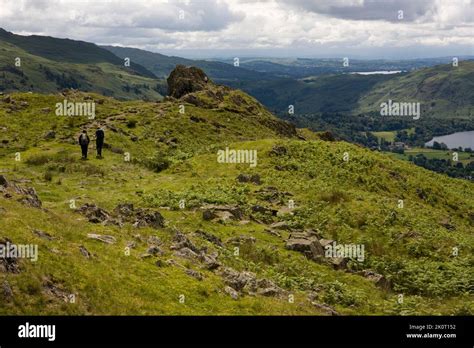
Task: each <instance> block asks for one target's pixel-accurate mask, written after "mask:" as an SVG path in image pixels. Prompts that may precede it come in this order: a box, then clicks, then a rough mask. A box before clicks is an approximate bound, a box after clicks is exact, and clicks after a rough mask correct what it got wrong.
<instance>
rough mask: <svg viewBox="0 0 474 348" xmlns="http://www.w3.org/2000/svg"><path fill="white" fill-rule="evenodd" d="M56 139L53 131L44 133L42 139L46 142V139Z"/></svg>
mask: <svg viewBox="0 0 474 348" xmlns="http://www.w3.org/2000/svg"><path fill="white" fill-rule="evenodd" d="M54 138H56V132H55V131H53V130H49V131H47V132H46V133H45V135H44V139H46V140H48V139H54Z"/></svg>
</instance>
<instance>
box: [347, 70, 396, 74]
mask: <svg viewBox="0 0 474 348" xmlns="http://www.w3.org/2000/svg"><path fill="white" fill-rule="evenodd" d="M401 72H402V71H401V70H379V71H356V72H351V74H357V75H377V74H379V75H390V74H399V73H401Z"/></svg>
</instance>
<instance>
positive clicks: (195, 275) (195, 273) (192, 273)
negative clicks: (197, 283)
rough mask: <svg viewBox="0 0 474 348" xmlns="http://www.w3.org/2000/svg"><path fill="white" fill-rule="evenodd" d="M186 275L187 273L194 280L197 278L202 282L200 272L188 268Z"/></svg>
mask: <svg viewBox="0 0 474 348" xmlns="http://www.w3.org/2000/svg"><path fill="white" fill-rule="evenodd" d="M185 273H186V274H187V275H189V276H191V277H193V278H196V279H197V280H202V279H203V276H202V274H201V273H200V272H198V271H195V270H193V269H189V268H188V269H187V270H186V271H185Z"/></svg>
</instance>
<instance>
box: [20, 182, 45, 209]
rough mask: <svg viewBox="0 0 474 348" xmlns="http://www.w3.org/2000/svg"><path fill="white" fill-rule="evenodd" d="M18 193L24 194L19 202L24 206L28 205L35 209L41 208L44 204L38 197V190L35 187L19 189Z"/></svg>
mask: <svg viewBox="0 0 474 348" xmlns="http://www.w3.org/2000/svg"><path fill="white" fill-rule="evenodd" d="M17 189H19V190H17V192H21V194H23V197H21V198H20V199H18V201H19V202H20V203H22V204H24V205H27V206H29V207H33V208H41V206H42V202H41V200H40V199H39V197H38V194H37V193H36V190H35V189H34V188H33V187H27V188H19V187H17Z"/></svg>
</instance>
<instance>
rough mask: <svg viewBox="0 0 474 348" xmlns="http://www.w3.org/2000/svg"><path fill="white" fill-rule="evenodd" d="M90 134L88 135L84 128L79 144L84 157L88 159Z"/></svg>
mask: <svg viewBox="0 0 474 348" xmlns="http://www.w3.org/2000/svg"><path fill="white" fill-rule="evenodd" d="M89 141H90V140H89V136H88V135H87V131H86V130H85V129H84V130H83V131H82V133H81V135H79V145H81V151H82V159H84V160H85V159H87V148H88V147H89Z"/></svg>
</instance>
